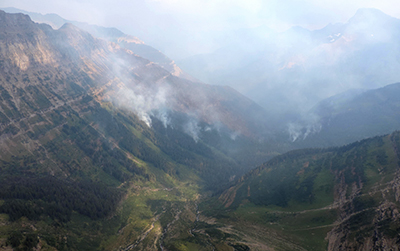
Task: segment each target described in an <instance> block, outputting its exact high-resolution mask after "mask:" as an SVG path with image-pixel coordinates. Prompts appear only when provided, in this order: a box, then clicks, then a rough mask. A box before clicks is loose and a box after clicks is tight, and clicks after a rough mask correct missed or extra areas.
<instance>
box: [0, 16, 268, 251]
mask: <svg viewBox="0 0 400 251" xmlns="http://www.w3.org/2000/svg"><path fill="white" fill-rule="evenodd" d="M0 62H1V64H0V141H1V144H0V184H1V185H0V187H1V191H2V192H1V193H0V211H1V214H0V221H1V224H0V246H1V247H2V248H3V247H6V246H7V248H11V247H13V248H15V249H17V248H20V249H30V248H34V247H36V248H41V249H42V250H55V249H57V250H99V249H105V250H119V249H127V250H128V249H131V250H145V249H148V250H154V249H157V248H159V247H160V246H162V245H164V243H166V242H167V241H164V236H167V235H168V231H169V229H171V228H174V229H178V230H179V231H181V232H182V233H183V234H185V233H187V229H189V228H190V226H191V224H192V222H193V221H195V213H194V212H195V210H196V202H197V200H198V197H199V193H200V192H204V191H205V190H208V191H209V190H212V191H215V190H217V189H221V187H223V186H224V184H226V183H228V182H229V180H230V179H232V178H234V177H235V175H238V174H240V173H243V172H244V171H245V169H243V168H242V167H243V165H239V164H238V162H239V161H243V162H246V163H249V162H247V160H244V159H241V160H240V157H238V156H237V155H236V156H235V158H236V159H235V158H232V157H231V156H233V155H234V154H235V150H237V149H228V150H227V149H225V147H224V146H225V144H233V146H234V147H237V148H240V146H239V145H235V144H236V143H238V144H242V143H243V142H244V143H247V144H250V143H251V142H252V141H253V139H256V138H258V137H259V136H261V135H262V133H260V132H261V131H263V129H264V128H263V126H261V127H260V126H259V125H258V121H259V120H258V117H264V111H263V110H262V109H261V108H260V107H258V106H257V105H255V104H254V103H253V102H252V101H250V100H249V99H247V98H245V97H243V96H241V95H240V94H238V93H237V92H235V91H234V90H232V89H229V88H223V87H213V86H209V85H204V84H199V83H193V82H190V81H188V80H183V79H180V78H177V77H175V76H172V75H171V74H170V73H169V72H168V71H166V70H165V69H163V68H161V67H160V66H158V65H157V64H154V63H151V62H150V61H148V60H147V59H144V58H141V57H139V56H137V55H134V54H133V53H132V52H131V51H129V50H126V49H123V48H121V47H119V46H118V45H116V44H113V43H108V42H106V41H104V40H101V39H97V38H95V37H93V36H92V35H90V34H89V33H87V32H85V31H82V30H80V29H79V28H77V27H76V26H74V25H72V24H65V25H63V26H62V27H61V28H60V29H58V30H53V29H52V28H51V27H50V26H49V25H46V24H37V23H34V22H32V21H31V20H30V18H29V17H28V16H26V15H23V14H7V13H5V12H3V11H0ZM250 111H252V112H253V113H251V112H250ZM238 134H240V135H239V136H238ZM235 136H237V138H236V139H233V138H234V137H235ZM242 147H246V148H247V145H244V146H242ZM222 149H225V150H224V151H222ZM249 150H250V149H249ZM266 155H267V154H266ZM264 158H268V156H262V158H259V159H264ZM164 232H165V233H164ZM175 239H176V238H175ZM175 239H174V238H173V239H169V240H168V242H174V241H175Z"/></svg>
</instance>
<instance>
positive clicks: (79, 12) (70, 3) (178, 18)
mask: <svg viewBox="0 0 400 251" xmlns="http://www.w3.org/2000/svg"><path fill="white" fill-rule="evenodd" d="M0 7H15V8H19V9H23V10H26V11H32V12H38V13H42V14H47V13H56V14H58V15H60V16H62V17H63V18H65V19H68V20H74V21H81V22H87V23H90V24H97V25H102V26H108V27H116V28H118V29H120V30H122V31H123V32H125V33H128V34H130V35H134V36H137V37H139V38H140V39H142V40H143V41H145V42H146V43H147V44H149V45H152V46H154V47H156V48H157V49H159V50H161V51H163V52H164V53H166V54H167V55H168V56H170V57H172V58H173V59H182V58H185V57H188V56H191V55H195V54H198V53H207V52H211V51H213V50H215V49H217V48H218V46H219V44H218V43H217V42H216V41H214V39H213V37H215V35H216V34H221V33H224V32H226V31H232V30H235V29H240V28H254V27H258V26H266V27H269V28H272V29H274V30H276V31H284V30H286V29H288V28H290V27H291V26H297V25H298V26H302V27H304V28H308V29H318V28H322V27H324V26H325V25H327V24H329V23H337V22H346V21H347V20H348V19H349V18H350V17H351V16H353V15H354V13H355V12H356V11H357V9H359V8H377V9H380V10H382V11H383V12H385V13H386V14H389V15H391V16H393V17H397V18H400V1H395V0H350V1H349V0H335V1H332V0H328V1H327V0H319V1H318V0H114V1H110V0H80V1H79V0H56V1H54V0H35V1H32V0H1V1H0Z"/></svg>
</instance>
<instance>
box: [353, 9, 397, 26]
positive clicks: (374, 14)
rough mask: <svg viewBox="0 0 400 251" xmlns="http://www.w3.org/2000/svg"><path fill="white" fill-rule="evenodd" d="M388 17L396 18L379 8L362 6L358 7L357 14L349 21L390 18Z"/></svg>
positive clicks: (357, 21) (373, 20) (358, 21)
mask: <svg viewBox="0 0 400 251" xmlns="http://www.w3.org/2000/svg"><path fill="white" fill-rule="evenodd" d="M388 19H394V18H393V17H391V16H389V15H387V14H385V13H384V12H382V11H381V10H378V9H374V8H361V9H358V10H357V12H356V14H355V15H354V16H353V17H352V18H350V19H349V23H360V22H365V21H368V22H371V21H372V22H375V21H378V20H388Z"/></svg>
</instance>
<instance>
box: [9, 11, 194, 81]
mask: <svg viewBox="0 0 400 251" xmlns="http://www.w3.org/2000/svg"><path fill="white" fill-rule="evenodd" d="M3 10H4V11H6V12H8V13H23V14H26V15H29V16H30V18H31V19H32V20H33V21H34V22H37V23H45V24H48V25H50V26H51V27H52V28H53V29H59V28H61V27H62V26H63V25H64V24H66V23H71V24H73V25H75V26H76V27H79V28H81V29H82V30H85V31H87V32H89V33H90V34H91V35H92V36H94V37H97V38H102V39H105V40H107V41H110V42H114V43H117V44H118V45H119V46H121V47H123V48H126V49H128V50H131V51H132V52H134V53H135V54H136V55H138V56H140V57H143V58H146V59H148V60H150V61H152V62H154V63H156V64H158V65H160V66H161V67H162V68H164V69H166V70H167V71H169V72H170V73H171V74H172V75H174V76H178V77H183V78H186V79H189V80H195V79H194V78H193V77H191V76H190V75H188V74H186V73H184V72H183V71H182V70H181V69H180V68H179V67H178V66H177V65H176V64H175V62H174V61H173V60H171V59H170V58H168V57H167V56H165V55H164V54H163V53H161V52H160V51H159V50H157V49H155V48H153V47H151V46H149V45H146V44H145V43H144V42H143V41H141V40H140V39H139V38H137V37H134V36H130V35H127V34H125V33H123V32H122V31H120V30H118V29H116V28H107V27H102V26H98V25H91V24H87V23H82V22H77V21H70V20H66V19H64V18H62V17H60V16H59V15H57V14H46V15H42V14H40V13H35V12H29V11H24V10H20V9H16V8H3Z"/></svg>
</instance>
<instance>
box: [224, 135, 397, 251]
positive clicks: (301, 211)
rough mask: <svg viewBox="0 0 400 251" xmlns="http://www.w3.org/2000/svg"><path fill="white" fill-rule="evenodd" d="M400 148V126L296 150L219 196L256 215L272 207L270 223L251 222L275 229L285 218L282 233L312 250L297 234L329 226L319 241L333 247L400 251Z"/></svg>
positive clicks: (267, 214) (230, 207)
mask: <svg viewBox="0 0 400 251" xmlns="http://www.w3.org/2000/svg"><path fill="white" fill-rule="evenodd" d="M399 147H400V133H399V132H394V133H392V134H390V135H386V136H379V137H375V138H370V139H367V140H363V141H359V142H355V143H352V144H349V145H346V146H343V147H339V148H328V149H303V150H296V151H293V152H289V153H286V154H283V155H281V156H278V157H275V158H274V159H272V160H271V161H269V162H267V163H265V164H264V165H262V166H260V167H259V168H256V169H254V170H253V171H251V172H250V173H248V174H247V175H245V176H243V177H242V178H241V179H239V180H238V181H237V184H236V185H234V186H232V187H231V188H230V189H228V190H226V191H225V192H224V193H223V194H222V195H221V196H220V198H219V200H220V202H221V203H222V204H223V205H224V207H225V208H227V210H236V209H237V210H238V213H240V214H243V212H247V211H246V206H247V207H249V209H248V211H249V212H248V213H249V214H250V213H253V214H254V212H257V211H258V210H259V211H261V212H262V210H265V211H266V212H265V213H264V214H263V215H262V219H264V220H265V221H266V223H269V225H267V226H265V225H263V222H252V223H247V224H260V225H261V226H264V227H266V228H268V229H270V230H273V229H275V228H274V225H275V224H278V226H281V227H282V232H280V231H281V230H279V232H277V234H278V235H279V236H280V237H282V238H286V240H287V241H293V242H294V243H296V242H297V243H298V244H299V246H300V247H303V248H306V249H307V248H310V246H307V245H310V244H309V243H303V244H301V241H299V240H298V239H297V238H299V239H300V240H301V238H304V236H307V235H306V233H307V231H310V232H311V233H310V236H309V237H308V238H315V235H316V233H315V232H313V231H314V230H315V229H321V230H323V229H325V230H326V232H325V234H323V232H321V233H320V237H319V238H320V239H314V241H315V243H318V242H323V239H324V240H325V243H326V247H327V249H328V250H332V251H333V250H398V249H399V243H400V236H399V235H398V231H399V229H400V214H399V211H400V203H399V191H400V187H399V185H400V180H399V179H400V171H399V163H400V162H399V159H400V158H399V157H400V155H399V150H398V149H399ZM249 203H252V204H253V205H255V206H256V207H257V208H258V209H254V207H251V206H249ZM250 205H251V204H250ZM265 208H266V209H265ZM234 212H235V211H234ZM270 215H272V216H270ZM285 215H286V216H285ZM329 215H330V216H329ZM252 217H255V216H252ZM268 217H270V218H268ZM304 218H306V219H307V220H304ZM249 221H251V218H250V220H249ZM279 229H280V227H279ZM283 229H288V230H283ZM300 230H301V231H303V232H304V233H300V232H301V231H300ZM325 230H324V231H325ZM293 236H294V237H293ZM296 240H297V241H296ZM303 245H304V246H303ZM322 246H324V245H321V246H319V248H321V247H322ZM315 248H316V247H315Z"/></svg>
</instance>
